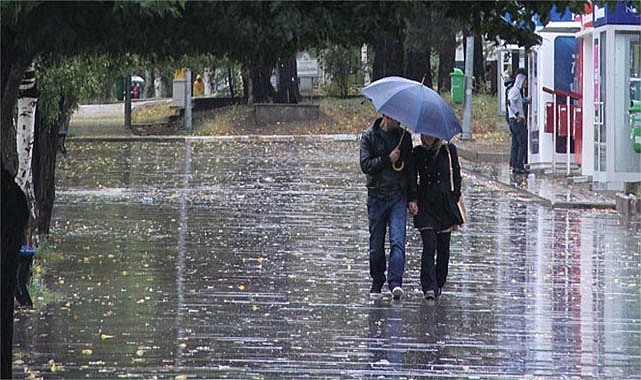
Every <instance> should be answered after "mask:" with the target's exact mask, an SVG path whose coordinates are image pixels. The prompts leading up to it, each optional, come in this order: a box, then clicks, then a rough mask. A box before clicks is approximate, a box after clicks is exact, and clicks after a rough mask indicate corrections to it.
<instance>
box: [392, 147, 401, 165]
mask: <svg viewBox="0 0 641 380" xmlns="http://www.w3.org/2000/svg"><path fill="white" fill-rule="evenodd" d="M400 157H401V149H400V148H394V150H392V151H391V152H390V154H389V159H390V161H392V163H393V164H394V163H396V161H398V159H399V158H400Z"/></svg>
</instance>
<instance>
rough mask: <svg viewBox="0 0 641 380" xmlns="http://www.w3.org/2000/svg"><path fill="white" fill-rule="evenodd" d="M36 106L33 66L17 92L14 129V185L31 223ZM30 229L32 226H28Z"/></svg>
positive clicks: (29, 239) (34, 214)
mask: <svg viewBox="0 0 641 380" xmlns="http://www.w3.org/2000/svg"><path fill="white" fill-rule="evenodd" d="M37 104H38V90H37V88H36V72H35V69H34V67H33V66H31V67H29V68H28V69H27V70H26V71H25V72H24V75H23V78H22V82H21V84H20V87H19V90H18V120H17V126H18V127H17V129H16V142H17V152H18V172H17V174H16V178H15V180H16V183H17V184H18V185H19V186H20V188H21V189H22V191H24V193H25V194H26V195H27V201H28V203H29V211H30V212H31V218H32V221H31V222H33V220H35V219H36V216H37V214H38V213H37V210H38V206H37V203H36V197H35V192H34V189H33V167H32V158H33V140H34V129H35V124H36V105H37ZM30 227H32V225H31V226H30ZM31 230H32V228H29V232H28V234H27V242H26V244H28V245H32V241H31Z"/></svg>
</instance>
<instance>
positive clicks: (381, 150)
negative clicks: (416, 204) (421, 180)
mask: <svg viewBox="0 0 641 380" xmlns="http://www.w3.org/2000/svg"><path fill="white" fill-rule="evenodd" d="M381 120H382V118H379V119H377V120H376V121H375V122H374V124H372V125H371V126H370V127H369V128H367V129H366V130H365V132H363V135H362V136H361V149H360V163H361V170H362V171H363V173H365V175H366V177H367V194H368V196H371V197H375V198H382V199H396V198H399V197H401V196H402V195H407V201H408V202H412V201H415V200H416V181H415V180H414V178H415V176H414V163H413V160H412V134H411V133H410V132H409V131H407V132H406V133H405V134H404V135H403V130H402V129H401V128H397V129H396V130H395V132H394V133H395V134H396V141H400V139H401V136H403V143H402V144H401V157H400V161H402V162H403V163H404V165H405V166H404V169H403V170H401V171H396V170H394V169H392V162H391V161H390V159H389V154H390V152H391V151H392V150H391V149H389V148H388V147H387V146H386V145H385V139H384V138H383V136H382V134H383V133H385V132H383V130H382V129H381V126H380V124H381ZM399 165H400V164H399Z"/></svg>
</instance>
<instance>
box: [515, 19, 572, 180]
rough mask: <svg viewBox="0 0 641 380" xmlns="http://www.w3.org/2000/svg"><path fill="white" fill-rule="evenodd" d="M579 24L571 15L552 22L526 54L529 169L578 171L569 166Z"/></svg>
mask: <svg viewBox="0 0 641 380" xmlns="http://www.w3.org/2000/svg"><path fill="white" fill-rule="evenodd" d="M579 30H580V22H579V21H578V20H577V21H575V20H574V18H573V17H565V18H564V19H562V20H560V21H552V22H550V23H548V24H547V25H546V26H545V27H543V28H541V29H540V30H538V31H537V34H539V35H540V36H541V44H540V45H537V46H535V47H533V48H532V49H531V50H530V52H529V54H528V90H527V96H528V97H529V98H530V104H529V105H528V118H527V125H528V163H529V164H530V168H531V169H534V170H537V169H541V170H552V171H553V173H556V172H564V173H565V174H566V175H571V174H573V173H574V174H575V173H577V172H578V166H577V163H576V162H575V153H576V152H577V150H579V149H577V145H580V139H579V140H577V138H576V136H577V132H580V131H581V126H580V125H579V124H578V123H576V120H580V117H579V118H577V114H578V115H580V114H581V103H580V99H581V98H582V94H581V93H580V92H579V91H580V88H579V86H577V81H576V80H575V74H576V72H577V68H578V65H577V54H576V44H575V34H576V33H577V32H578V31H579Z"/></svg>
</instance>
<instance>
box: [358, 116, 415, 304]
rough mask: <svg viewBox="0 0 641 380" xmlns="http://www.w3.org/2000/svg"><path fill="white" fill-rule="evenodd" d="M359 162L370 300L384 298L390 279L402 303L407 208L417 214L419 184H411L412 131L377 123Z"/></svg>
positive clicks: (363, 143)
mask: <svg viewBox="0 0 641 380" xmlns="http://www.w3.org/2000/svg"><path fill="white" fill-rule="evenodd" d="M360 163H361V170H362V171H363V173H365V175H366V177H367V215H368V222H369V234H370V236H369V268H370V276H371V277H372V287H371V289H370V296H371V297H378V296H380V295H381V290H382V288H383V284H384V283H385V281H386V280H387V284H388V287H389V289H390V290H391V291H392V295H393V297H394V299H400V298H402V297H403V295H404V291H403V287H402V286H403V272H404V271H405V229H406V222H407V210H406V209H407V208H409V210H410V212H411V213H412V214H415V213H416V212H418V206H417V204H416V183H415V182H414V181H413V180H412V178H413V172H414V164H413V160H412V136H411V133H408V132H406V131H405V130H402V129H401V128H399V122H398V121H396V120H394V119H392V118H390V117H388V116H385V115H383V117H381V118H378V119H376V121H374V123H373V124H372V125H371V126H370V127H369V128H367V129H366V130H365V132H363V135H362V138H361V150H360ZM388 228H389V243H390V244H389V245H390V253H389V265H386V264H387V263H386V260H385V235H386V232H387V229H388ZM386 269H387V278H386V276H385V271H386Z"/></svg>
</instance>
